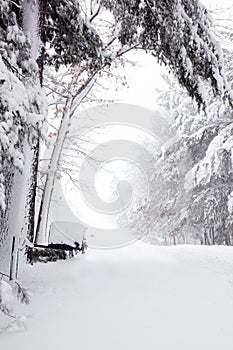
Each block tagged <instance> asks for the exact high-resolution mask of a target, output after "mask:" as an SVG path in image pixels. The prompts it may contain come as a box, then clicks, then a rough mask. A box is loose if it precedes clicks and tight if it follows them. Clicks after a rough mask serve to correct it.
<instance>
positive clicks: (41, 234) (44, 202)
mask: <svg viewBox="0 0 233 350" xmlns="http://www.w3.org/2000/svg"><path fill="white" fill-rule="evenodd" d="M95 81H96V78H95V75H94V76H93V77H92V78H90V79H88V81H87V82H86V83H85V84H84V85H83V86H82V88H81V89H80V91H79V93H78V94H77V95H76V96H73V95H72V91H71V93H70V96H69V97H67V100H66V104H65V107H64V112H63V115H62V120H61V124H60V127H59V130H58V134H57V140H56V142H55V144H54V146H53V152H52V155H51V159H50V163H49V166H48V171H47V176H46V181H45V185H44V190H43V194H42V199H41V203H40V209H39V215H38V221H37V229H36V235H35V243H36V244H47V243H48V237H49V227H48V215H49V208H50V203H51V199H52V194H53V188H54V183H55V179H56V172H57V170H58V166H59V160H60V157H61V152H62V148H63V144H64V141H65V138H66V135H67V133H68V128H69V125H70V120H71V118H72V116H73V114H74V112H75V111H76V109H77V108H78V106H79V105H80V103H81V102H82V100H83V99H84V98H85V97H86V96H87V94H88V93H89V91H90V90H91V89H92V87H93V85H94V84H95Z"/></svg>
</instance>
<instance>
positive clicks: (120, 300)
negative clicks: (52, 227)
mask: <svg viewBox="0 0 233 350" xmlns="http://www.w3.org/2000/svg"><path fill="white" fill-rule="evenodd" d="M20 280H21V281H22V282H23V284H24V285H25V286H27V287H28V288H29V289H30V290H31V291H32V292H33V297H32V301H31V303H30V305H28V306H26V307H25V306H24V307H22V306H21V307H20V310H18V311H19V312H23V313H24V314H25V315H29V317H28V319H27V322H26V323H27V330H26V331H24V332H18V333H10V334H1V335H0V349H2V350H3V349H4V350H12V349H18V350H21V349H24V350H28V349H33V350H37V349H40V350H41V349H49V350H55V349H56V350H60V349H64V348H66V349H68V348H71V347H72V348H75V349H82V350H94V349H95V350H107V349H108V350H119V349H121V350H131V349H132V350H138V349H140V350H141V349H147V350H150V349H153V350H155V349H158V350H174V349H175V350H176V349H177V350H187V349H188V350H197V349H198V350H210V349H211V350H220V349H224V350H232V349H233V331H232V327H233V248H228V247H216V246H215V247H200V246H177V247H156V246H150V245H146V244H143V243H141V242H137V243H135V244H132V245H130V246H127V247H124V248H120V249H115V250H105V251H103V250H92V249H89V250H88V252H87V254H86V256H80V257H77V258H75V259H73V260H70V261H66V262H59V263H49V264H37V265H35V266H33V267H31V266H26V267H25V270H24V271H22V270H21V273H20ZM0 320H2V319H0Z"/></svg>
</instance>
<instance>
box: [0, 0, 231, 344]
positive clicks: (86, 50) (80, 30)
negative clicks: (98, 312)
mask: <svg viewBox="0 0 233 350" xmlns="http://www.w3.org/2000/svg"><path fill="white" fill-rule="evenodd" d="M206 2H208V1H207V0H206V1H203V4H202V2H201V1H199V0H192V1H190V0H73V1H65V0H59V1H57V0H14V1H13V0H0V311H2V313H3V314H6V315H8V316H9V315H10V316H11V308H10V307H8V306H7V305H8V304H7V303H8V301H9V300H8V301H6V299H7V298H6V295H7V294H8V293H13V294H16V295H17V298H18V299H19V300H20V301H22V302H24V303H28V302H29V296H28V292H27V290H26V289H24V288H23V287H22V286H21V283H20V282H19V281H18V277H19V276H18V274H19V272H20V270H23V269H24V268H26V267H25V266H26V265H27V264H32V266H31V268H32V269H35V270H34V271H37V270H36V269H40V267H36V265H37V264H35V265H34V262H36V261H43V260H46V259H45V258H43V257H44V256H46V254H45V253H44V252H45V251H46V249H45V250H44V248H45V247H48V245H49V244H50V248H51V244H57V246H56V247H58V244H69V247H70V246H71V247H73V246H74V245H75V247H76V248H73V249H74V251H75V253H77V252H81V251H82V252H83V253H84V252H85V250H86V248H87V246H88V245H89V246H90V248H91V247H92V248H93V247H94V248H100V247H102V246H104V247H105V248H106V247H107V248H115V247H116V246H119V247H120V246H121V247H122V246H127V245H128V244H129V243H131V242H137V241H138V240H142V241H143V242H144V243H146V244H149V245H155V246H161V247H165V246H166V247H167V246H173V245H180V244H182V245H195V246H196V245H197V246H199V245H201V246H215V245H216V246H232V245H233V215H232V214H233V189H232V187H231V186H232V181H233V153H232V152H233V151H232V150H233V121H232V120H233V119H232V117H233V93H232V87H233V73H232V65H233V46H232V38H233V26H232V19H231V18H230V15H229V11H228V10H229V9H230V11H232V7H230V4H229V9H227V8H225V10H224V8H222V9H220V7H219V8H217V9H216V10H214V9H213V10H209V9H207V5H206V6H205V3H206ZM227 11H228V12H227ZM146 56H150V57H151V60H152V59H153V62H154V65H155V66H156V67H158V68H157V69H158V71H159V70H160V69H161V74H160V77H161V80H162V81H163V84H161V86H160V83H158V84H157V85H158V86H157V88H156V91H155V97H154V109H153V110H151V109H150V107H148V108H145V107H142V106H140V103H139V104H137V103H135V104H132V103H127V102H126V103H125V102H123V103H122V101H121V100H120V99H118V90H123V91H127V89H129V82H128V78H127V71H129V70H131V71H132V70H134V69H135V74H136V71H137V57H139V58H140V57H146ZM134 60H135V61H134ZM159 72H160V71H159ZM149 79H150V81H151V82H153V81H155V80H156V79H157V78H156V77H154V76H153V75H152V74H151V75H150V78H149ZM145 90H146V88H145ZM140 94H141V95H142V96H143V94H145V92H144V87H143V86H142V87H141V91H140ZM105 113H106V114H105ZM114 161H116V163H115V164H113V163H114ZM115 171H116V173H114V172H115ZM110 173H111V174H110ZM101 174H104V175H103V178H102V179H101ZM98 181H99V182H98ZM97 182H98V183H97ZM67 189H69V191H68V190H67ZM68 192H69V193H68ZM52 217H53V218H52ZM56 223H60V224H59V225H60V226H59V225H58V224H57V226H56ZM64 223H66V224H64ZM62 225H63V226H62ZM58 226H59V227H58ZM56 230H57V231H56ZM55 231H56V234H55V233H54V232H55ZM58 231H59V232H58ZM78 231H79V232H78ZM110 231H111V232H110ZM84 232H86V235H85V234H84ZM109 232H110V233H109ZM118 234H119V239H118V238H117V239H115V238H116V236H117V235H118ZM53 235H54V236H53ZM107 235H108V236H107ZM70 236H71V237H70ZM80 237H81V238H80ZM93 237H94V238H95V239H96V240H95V239H93ZM67 239H68V241H67ZM76 241H78V243H77V242H76ZM59 247H60V246H59ZM67 247H68V245H67V246H66V248H64V247H63V248H64V249H68V250H69V249H70V250H72V248H67ZM42 248H43V249H42ZM59 249H60V248H59ZM148 249H150V248H148ZM187 249H191V248H187ZM72 252H73V250H72ZM43 254H45V255H43ZM56 254H57V255H56ZM56 254H55V255H54V253H51V254H50V259H53V258H54V260H60V259H66V258H67V255H66V254H65V255H64V252H60V253H59V252H57V253H56ZM88 254H89V249H87V254H86V255H88ZM68 255H69V257H70V256H73V253H72V254H68ZM48 260H49V259H48ZM48 265H49V264H48ZM49 269H50V267H49ZM34 273H35V272H34ZM29 276H30V274H29ZM29 279H30V277H29ZM96 283H97V282H96ZM97 284H98V283H97ZM12 298H13V297H12ZM9 303H10V304H11V301H10V302H9ZM13 318H14V317H13ZM15 319H16V321H17V322H18V323H17V325H20V324H21V323H20V322H21V319H20V320H19V319H18V318H15ZM19 327H20V326H19ZM16 328H17V327H16ZM0 343H1V339H0ZM164 349H165V348H164Z"/></svg>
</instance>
